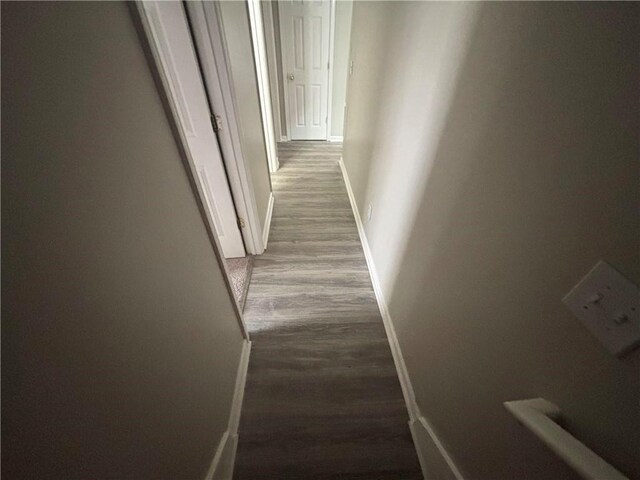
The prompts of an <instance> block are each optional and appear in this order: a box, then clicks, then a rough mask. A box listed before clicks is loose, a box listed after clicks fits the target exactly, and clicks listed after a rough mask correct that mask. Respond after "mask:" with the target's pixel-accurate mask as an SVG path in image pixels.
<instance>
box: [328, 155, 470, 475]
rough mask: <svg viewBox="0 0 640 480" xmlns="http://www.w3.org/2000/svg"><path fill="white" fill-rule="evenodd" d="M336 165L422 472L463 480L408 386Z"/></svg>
mask: <svg viewBox="0 0 640 480" xmlns="http://www.w3.org/2000/svg"><path fill="white" fill-rule="evenodd" d="M339 164H340V170H341V171H342V177H343V179H344V183H345V186H346V188H347V194H348V195H349V202H350V203H351V209H352V210H353V216H354V217H355V220H356V225H357V227H358V234H359V236H360V242H361V243H362V249H363V250H364V256H365V259H366V261H367V267H368V269H369V275H370V276H371V283H372V285H373V291H374V292H375V295H376V300H377V302H378V308H379V309H380V315H381V316H382V323H383V324H384V329H385V331H386V333H387V338H388V340H389V346H390V347H391V354H392V355H393V361H394V363H395V366H396V371H397V372H398V378H399V380H400V387H401V388H402V394H403V396H404V401H405V403H406V405H407V410H408V412H409V428H410V429H411V435H412V437H413V443H414V445H415V447H416V451H417V453H418V458H419V460H420V466H421V467H422V475H423V476H424V477H425V479H440V478H442V479H448V478H452V479H455V480H464V479H463V477H462V475H461V474H460V470H459V469H458V468H457V466H456V465H455V463H454V462H453V459H452V458H451V456H450V455H449V453H448V452H447V450H446V449H445V448H444V446H443V445H442V442H440V440H439V438H438V437H437V435H436V433H435V432H434V430H433V428H432V427H431V425H430V424H429V422H428V421H427V420H426V419H425V417H424V416H423V415H422V413H421V412H420V409H419V408H418V404H417V403H416V397H415V393H414V391H413V386H412V385H411V379H410V378H409V372H408V371H407V366H406V364H405V362H404V357H403V356H402V351H401V350H400V344H399V343H398V337H397V336H396V331H395V328H394V327H393V322H392V320H391V315H390V314H389V309H388V308H387V302H386V300H385V298H384V295H383V293H382V289H381V287H380V279H379V277H378V272H377V270H376V266H375V263H374V261H373V255H372V253H371V248H370V247H369V241H368V240H367V235H366V233H365V230H364V225H363V223H362V218H361V217H360V212H359V211H358V205H357V204H356V199H355V196H354V194H353V190H352V188H351V182H350V181H349V175H348V173H347V170H346V168H345V166H344V162H343V160H342V157H341V158H340V161H339ZM433 452H437V455H434V454H433ZM443 464H444V465H446V468H447V470H446V471H447V472H448V474H449V476H446V475H445V474H439V475H434V473H435V472H437V471H445V470H443V468H442V465H443Z"/></svg>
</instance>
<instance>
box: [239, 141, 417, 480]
mask: <svg viewBox="0 0 640 480" xmlns="http://www.w3.org/2000/svg"><path fill="white" fill-rule="evenodd" d="M278 151H279V158H280V165H281V167H280V170H279V171H278V172H277V173H276V174H275V175H274V176H273V190H274V196H275V204H274V213H273V219H272V223H271V232H270V236H269V244H268V248H267V251H266V252H265V253H264V254H263V255H261V256H258V257H256V259H255V263H254V269H253V276H252V279H251V285H250V287H249V293H248V297H247V302H246V305H245V311H244V317H245V321H246V323H247V326H248V328H249V330H250V332H251V337H252V341H253V346H252V350H251V358H250V362H249V372H248V377H247V385H246V390H245V396H244V404H243V408H242V416H241V419H240V429H239V445H238V451H237V456H236V466H235V474H234V478H235V479H238V480H249V479H250V480H258V479H395V480H400V479H419V478H422V475H421V473H420V466H419V464H418V459H417V456H416V452H415V448H414V445H413V442H412V440H411V434H410V432H409V427H408V425H407V421H408V414H407V411H406V407H405V403H404V400H403V398H402V391H401V389H400V383H399V381H398V377H397V374H396V370H395V367H394V364H393V358H392V356H391V351H390V349H389V345H388V342H387V337H386V334H385V330H384V326H383V324H382V319H381V317H380V313H379V310H378V306H377V303H376V299H375V295H374V293H373V288H372V286H371V280H370V278H369V272H368V270H367V265H366V261H365V258H364V253H363V251H362V246H361V244H360V240H359V237H358V231H357V228H356V224H355V220H354V218H353V214H352V212H351V207H350V204H349V199H348V196H347V191H346V188H345V186H344V182H343V179H342V175H341V173H340V167H339V165H338V160H339V158H340V154H341V145H339V144H338V145H336V144H327V143H325V142H291V143H286V144H280V145H279V147H278Z"/></svg>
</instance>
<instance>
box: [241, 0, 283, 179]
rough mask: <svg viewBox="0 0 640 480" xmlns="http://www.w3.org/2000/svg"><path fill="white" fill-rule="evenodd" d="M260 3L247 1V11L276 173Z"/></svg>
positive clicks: (266, 133)
mask: <svg viewBox="0 0 640 480" xmlns="http://www.w3.org/2000/svg"><path fill="white" fill-rule="evenodd" d="M260 3H261V0H247V11H248V13H249V28H250V30H251V42H252V44H253V60H254V63H255V67H256V77H257V80H258V98H259V99H260V111H261V112H262V129H263V130H264V137H265V143H266V144H267V145H266V147H267V160H268V161H269V171H270V172H271V173H275V172H277V171H278V168H279V166H280V164H279V162H278V150H277V148H276V139H275V130H274V126H273V109H272V106H271V88H270V87H269V83H270V82H269V68H268V64H267V48H266V45H265V35H264V30H265V29H264V21H263V17H262V9H261V7H260Z"/></svg>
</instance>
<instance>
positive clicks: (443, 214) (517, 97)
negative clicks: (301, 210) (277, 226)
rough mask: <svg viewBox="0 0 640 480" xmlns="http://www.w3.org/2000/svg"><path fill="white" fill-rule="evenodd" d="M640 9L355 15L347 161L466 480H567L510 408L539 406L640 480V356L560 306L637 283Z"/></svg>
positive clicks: (385, 10)
mask: <svg viewBox="0 0 640 480" xmlns="http://www.w3.org/2000/svg"><path fill="white" fill-rule="evenodd" d="M638 8H639V7H638V5H633V4H626V5H625V4H606V5H605V4H575V3H574V4H523V3H512V4H509V3H483V4H465V3H427V2H425V3H420V2H415V3H414V2H387V3H382V2H356V3H355V4H354V13H353V26H352V60H354V73H353V76H352V77H350V84H349V89H348V99H347V103H348V114H347V120H346V137H345V152H344V162H345V165H346V169H347V172H348V174H349V177H350V180H351V183H352V186H353V189H354V194H355V197H356V200H357V204H358V209H359V212H360V215H361V216H362V217H363V218H366V216H365V215H366V209H367V205H368V204H369V203H371V204H372V206H373V217H372V220H371V221H370V222H366V221H365V230H366V235H367V238H368V242H369V244H370V245H371V249H372V253H373V258H374V262H375V264H376V267H377V270H378V272H379V274H380V275H379V276H380V283H381V286H382V290H383V292H384V295H385V298H386V301H387V304H388V306H389V310H390V314H391V317H392V320H393V323H394V326H395V329H396V332H397V334H398V339H399V343H400V346H401V349H402V352H403V355H404V359H405V361H406V364H407V367H408V371H409V375H410V378H411V381H412V383H413V386H414V389H415V393H416V401H417V403H418V407H419V408H420V410H421V411H422V413H423V414H424V416H425V417H427V418H428V419H429V420H430V422H431V423H432V425H433V427H434V429H435V431H436V432H437V433H438V434H439V436H440V438H441V440H442V442H443V444H444V445H445V446H446V447H447V448H448V449H449V452H450V454H451V456H452V457H453V459H454V461H455V462H456V463H457V464H458V466H459V468H460V470H461V472H462V473H463V475H464V476H465V478H469V479H496V478H500V479H503V478H527V479H532V478H533V479H535V478H540V479H542V478H545V479H548V478H571V476H572V473H571V472H569V471H568V469H567V467H566V466H565V465H564V464H562V463H561V462H560V461H559V460H557V459H556V458H555V457H554V456H553V455H552V454H550V453H549V452H548V451H547V450H546V449H545V448H544V447H543V446H542V445H541V444H540V443H539V442H538V441H537V440H536V439H535V438H533V436H532V435H530V434H529V433H528V432H527V431H526V430H523V428H522V427H521V426H519V425H518V424H517V423H516V422H515V421H514V419H513V418H512V417H511V416H510V415H509V414H508V412H506V411H505V409H504V408H503V407H502V402H503V401H505V400H511V399H519V398H529V397H536V396H542V397H545V398H547V399H549V400H551V401H553V402H555V403H557V404H558V405H560V406H561V408H562V410H563V412H564V413H565V415H566V420H565V425H566V426H567V427H568V428H569V429H570V430H571V431H572V432H574V433H575V434H576V436H577V437H578V438H581V439H583V440H584V441H585V442H586V443H587V444H588V445H589V446H591V447H592V448H593V449H594V450H595V451H596V452H598V453H599V454H601V455H602V456H603V457H604V458H606V459H608V460H609V461H610V462H611V463H613V464H614V465H615V466H617V467H618V468H619V469H620V470H622V471H623V472H626V473H627V474H628V475H629V476H631V477H634V476H638V475H640V464H639V460H638V457H637V451H640V444H639V441H640V440H639V437H638V436H637V431H638V430H639V429H640V410H639V409H638V408H637V400H638V398H639V396H640V380H639V379H640V375H639V373H640V372H639V367H640V353H638V352H636V353H635V354H632V355H631V356H629V357H627V358H625V359H621V360H620V359H616V358H613V357H611V356H610V355H609V354H608V353H607V352H606V351H605V350H604V349H603V348H602V347H601V345H600V344H599V343H598V342H597V340H595V339H594V338H593V337H592V336H591V335H590V334H589V333H588V332H587V331H586V329H585V328H584V327H583V326H582V325H581V324H580V323H579V321H578V320H577V319H575V318H574V317H573V316H572V315H571V314H570V313H569V312H568V310H567V309H566V308H565V307H564V305H563V304H562V302H561V299H562V297H563V296H564V295H565V294H566V293H567V292H568V291H569V290H570V289H571V287H572V286H573V285H574V284H575V283H576V282H577V281H578V280H579V279H580V278H581V277H582V276H583V275H584V274H585V273H586V272H587V271H588V270H589V269H590V268H591V267H592V266H593V265H594V264H595V263H596V262H597V261H598V260H599V259H604V260H605V261H608V262H610V263H611V264H613V265H614V266H615V267H616V268H618V269H619V270H620V271H621V272H622V273H623V274H625V275H627V276H629V277H630V278H631V279H633V280H635V281H636V282H638V280H640V264H639V261H638V246H639V244H640V231H639V223H638V216H637V214H638V211H637V199H638V196H639V194H640V192H639V184H638V182H637V173H638V155H637V153H638V151H639V149H640V146H639V144H638V137H637V131H638V127H639V125H638V116H637V112H635V111H634V108H631V107H629V105H635V103H634V102H635V101H636V100H637V93H636V83H637V78H638V73H639V65H638V57H637V54H636V51H635V50H636V49H635V45H637V44H638V41H639V38H638V30H637V26H636V25H635V21H634V19H635V18H637V15H638ZM603 18H606V19H607V21H606V22H603V21H602V19H603Z"/></svg>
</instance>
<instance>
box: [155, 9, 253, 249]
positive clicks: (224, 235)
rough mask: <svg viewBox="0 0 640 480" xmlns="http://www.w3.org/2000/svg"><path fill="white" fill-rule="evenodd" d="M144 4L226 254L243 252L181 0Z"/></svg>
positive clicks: (201, 183)
mask: <svg viewBox="0 0 640 480" xmlns="http://www.w3.org/2000/svg"><path fill="white" fill-rule="evenodd" d="M143 5H144V9H145V11H146V12H147V14H148V17H149V22H150V27H151V30H152V33H153V39H154V41H155V43H156V46H157V48H158V51H159V54H160V63H161V65H162V68H163V70H164V73H165V75H166V77H167V79H168V82H169V85H170V90H171V96H172V98H173V102H174V104H175V105H176V108H177V110H178V116H179V119H180V124H181V125H180V127H181V128H182V131H183V133H184V136H185V138H186V139H187V148H188V149H189V151H190V153H191V156H192V158H193V161H194V163H195V168H196V171H197V178H198V180H199V182H200V187H201V191H202V195H203V196H204V198H203V203H204V204H205V206H206V208H207V209H208V213H209V217H210V219H211V222H212V223H213V225H214V228H215V231H216V233H217V235H218V239H219V240H220V245H221V246H222V253H223V254H224V256H225V257H226V258H233V257H244V256H245V250H244V244H243V243H242V235H241V233H240V229H239V227H238V223H237V216H236V211H235V208H234V206H233V200H232V198H231V191H230V189H229V183H228V181H227V176H226V173H225V169H224V165H223V162H222V157H221V155H220V149H219V148H218V141H217V138H216V135H215V132H214V131H213V126H212V123H211V116H210V115H211V113H210V110H209V105H208V103H207V97H206V94H205V90H204V86H203V83H202V77H201V75H200V70H199V68H198V62H197V59H196V54H195V50H194V48H193V44H192V42H191V34H190V31H189V26H188V23H187V18H186V15H185V12H184V9H183V6H182V2H162V1H160V2H143Z"/></svg>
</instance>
